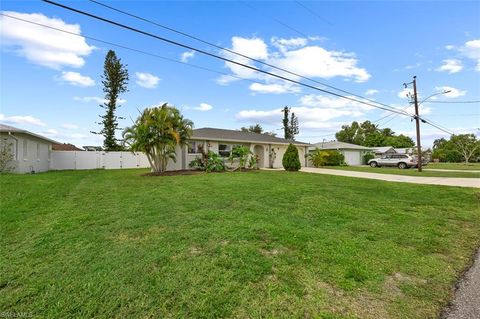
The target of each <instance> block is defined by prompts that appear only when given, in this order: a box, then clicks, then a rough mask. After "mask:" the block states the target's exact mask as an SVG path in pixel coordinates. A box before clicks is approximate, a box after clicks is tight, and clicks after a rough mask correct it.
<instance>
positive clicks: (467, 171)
mask: <svg viewBox="0 0 480 319" xmlns="http://www.w3.org/2000/svg"><path fill="white" fill-rule="evenodd" d="M423 170H424V171H435V172H460V173H480V171H479V170H475V169H443V168H423Z"/></svg>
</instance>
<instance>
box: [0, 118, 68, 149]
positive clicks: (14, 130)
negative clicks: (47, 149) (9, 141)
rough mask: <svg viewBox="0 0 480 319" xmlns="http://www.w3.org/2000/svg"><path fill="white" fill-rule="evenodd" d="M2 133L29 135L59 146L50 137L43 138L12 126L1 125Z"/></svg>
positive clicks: (0, 130)
mask: <svg viewBox="0 0 480 319" xmlns="http://www.w3.org/2000/svg"><path fill="white" fill-rule="evenodd" d="M0 132H7V133H22V134H27V135H30V136H34V137H36V138H39V139H42V140H45V141H48V142H50V143H54V144H59V143H58V142H57V141H54V140H52V139H49V138H48V137H45V136H42V135H39V134H35V133H32V132H30V131H27V130H23V129H20V128H17V127H13V126H10V125H6V124H1V123H0Z"/></svg>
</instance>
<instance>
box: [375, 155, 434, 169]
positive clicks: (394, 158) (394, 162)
mask: <svg viewBox="0 0 480 319" xmlns="http://www.w3.org/2000/svg"><path fill="white" fill-rule="evenodd" d="M368 165H370V166H371V167H382V166H394V167H398V168H401V169H404V168H410V167H417V166H418V158H417V157H416V156H411V155H407V154H386V155H384V156H382V157H377V158H372V159H371V160H369V161H368ZM425 165H427V162H426V161H424V160H422V166H425Z"/></svg>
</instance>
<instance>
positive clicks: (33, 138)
mask: <svg viewBox="0 0 480 319" xmlns="http://www.w3.org/2000/svg"><path fill="white" fill-rule="evenodd" d="M0 138H1V142H2V143H7V144H9V145H10V147H11V151H12V153H13V159H14V166H15V169H14V171H15V172H18V173H31V172H44V171H48V170H49V168H50V158H51V152H52V144H54V143H55V144H58V142H56V141H54V140H51V139H49V138H46V137H44V136H41V135H38V134H35V133H32V132H29V131H26V130H22V129H19V128H16V127H13V126H9V125H4V124H0Z"/></svg>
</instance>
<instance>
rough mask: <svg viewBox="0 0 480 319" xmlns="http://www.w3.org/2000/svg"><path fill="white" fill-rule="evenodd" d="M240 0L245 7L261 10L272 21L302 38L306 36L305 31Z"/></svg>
mask: <svg viewBox="0 0 480 319" xmlns="http://www.w3.org/2000/svg"><path fill="white" fill-rule="evenodd" d="M241 2H242V3H243V4H244V5H246V6H247V7H249V8H250V9H253V10H256V11H262V12H263V14H264V15H266V16H267V17H268V18H269V19H272V20H273V21H275V22H276V23H278V24H280V25H282V26H284V27H285V28H287V29H289V30H292V31H293V32H295V33H298V34H299V35H301V36H302V37H304V38H308V36H307V35H306V34H305V33H303V32H301V31H299V30H297V29H295V28H294V27H292V26H290V25H288V24H286V23H285V22H282V21H281V20H279V19H277V18H274V17H272V16H271V15H269V14H267V13H265V12H264V11H263V10H260V9H258V8H255V7H254V6H252V5H251V4H249V3H248V2H247V1H241Z"/></svg>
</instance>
